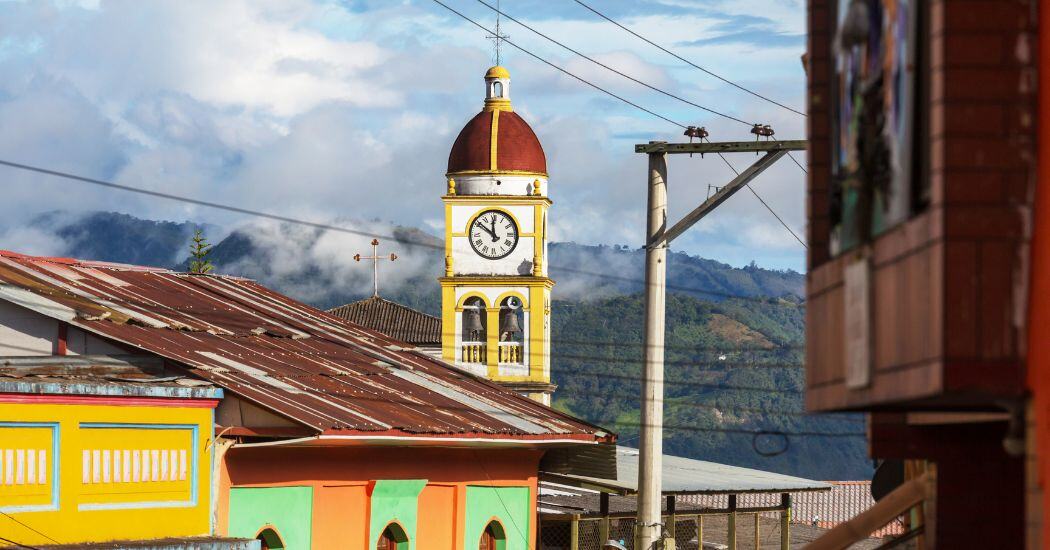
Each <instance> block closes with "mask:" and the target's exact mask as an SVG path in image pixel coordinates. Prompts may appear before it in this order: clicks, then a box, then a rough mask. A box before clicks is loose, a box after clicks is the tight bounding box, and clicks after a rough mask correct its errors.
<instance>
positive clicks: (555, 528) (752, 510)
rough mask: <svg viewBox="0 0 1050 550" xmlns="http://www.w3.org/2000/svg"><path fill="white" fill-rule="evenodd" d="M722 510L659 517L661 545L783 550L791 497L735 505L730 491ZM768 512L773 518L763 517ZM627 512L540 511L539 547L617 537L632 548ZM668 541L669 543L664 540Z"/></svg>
mask: <svg viewBox="0 0 1050 550" xmlns="http://www.w3.org/2000/svg"><path fill="white" fill-rule="evenodd" d="M732 496H733V497H734V498H731V499H729V507H728V508H710V509H699V510H688V511H681V512H675V513H673V514H665V515H664V516H663V525H664V538H665V541H666V542H665V543H664V546H663V548H675V549H676V550H700V549H712V548H725V549H728V550H738V549H744V548H748V549H750V548H754V549H755V550H759V549H763V548H765V549H770V548H777V549H783V550H787V549H788V548H790V546H791V528H790V521H791V499H790V497H789V496H787V495H783V496H782V497H781V498H782V500H781V503H780V504H778V505H775V506H763V507H749V508H737V506H736V498H735V496H736V495H732ZM769 513H773V514H774V517H773V518H767V517H763V516H765V515H766V514H769ZM636 522H637V518H636V516H635V515H634V514H633V513H615V512H614V513H610V514H607V515H605V516H600V515H590V514H588V515H584V514H540V544H539V546H538V548H539V550H601V548H602V543H604V542H605V541H606V540H609V539H613V540H617V541H622V544H623V545H624V547H625V548H627V550H634V528H635V523H636ZM672 540H673V541H674V545H673V546H672V545H671V544H670V542H671V541H672Z"/></svg>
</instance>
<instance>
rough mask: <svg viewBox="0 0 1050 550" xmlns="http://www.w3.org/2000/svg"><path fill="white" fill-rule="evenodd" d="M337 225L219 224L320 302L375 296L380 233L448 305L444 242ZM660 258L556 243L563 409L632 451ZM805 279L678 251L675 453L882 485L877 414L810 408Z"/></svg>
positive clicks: (178, 247) (426, 300)
mask: <svg viewBox="0 0 1050 550" xmlns="http://www.w3.org/2000/svg"><path fill="white" fill-rule="evenodd" d="M333 225H335V226H338V227H345V228H348V230H347V231H330V230H328V231H326V230H323V229H318V228H314V227H303V226H296V225H291V224H286V223H277V222H251V223H248V224H246V225H243V226H239V227H237V228H235V229H233V230H232V231H229V232H227V233H223V232H222V230H221V229H219V228H218V227H216V226H204V227H203V230H204V231H205V234H207V235H209V236H210V237H211V238H213V239H214V240H215V245H214V247H213V248H212V252H211V254H210V258H211V259H212V261H213V263H214V264H215V267H216V272H219V273H226V274H231V275H238V276H244V277H250V278H253V279H256V280H258V281H260V282H261V283H263V284H265V285H267V286H270V287H272V288H274V289H276V290H279V291H281V292H284V293H286V294H288V295H290V296H292V297H294V298H297V299H299V300H302V301H304V302H307V303H309V304H311V305H314V306H317V307H320V308H330V307H334V306H336V305H341V304H343V303H347V302H350V301H355V300H358V299H361V298H364V297H366V296H368V295H370V294H371V292H372V273H371V271H372V270H371V266H370V265H364V264H363V263H362V262H358V261H356V260H355V259H354V255H355V254H357V253H364V254H370V253H371V251H372V249H371V244H370V242H371V240H372V235H373V234H375V235H377V236H378V238H379V239H380V241H381V243H380V250H379V252H380V254H381V255H385V254H388V253H389V252H390V251H393V252H395V253H396V254H397V256H398V259H397V260H396V261H393V262H390V261H387V260H384V261H382V265H380V266H379V271H380V277H379V286H380V294H381V295H383V296H384V297H385V298H387V299H390V300H394V301H397V302H400V303H402V304H405V305H407V306H409V307H413V308H416V309H419V310H422V311H425V312H428V313H431V314H437V313H438V312H439V311H440V292H439V286H438V284H437V281H436V278H437V277H438V276H440V275H441V274H442V272H443V268H444V260H443V246H442V243H441V241H440V240H439V239H438V238H436V237H434V236H432V235H430V234H428V233H426V232H425V231H422V230H420V229H417V228H409V227H402V226H396V225H391V224H386V223H382V222H379V221H375V220H371V221H361V220H338V221H336V222H334V223H333ZM29 226H30V227H32V228H33V229H34V230H36V231H38V232H39V233H42V234H45V235H50V236H52V237H53V238H54V242H53V243H52V248H51V249H50V250H49V253H52V254H54V255H68V256H74V257H79V258H85V259H95V260H103V261H111V262H120V263H132V264H146V265H156V266H163V267H172V268H177V269H185V267H186V266H187V264H188V258H187V256H188V250H189V240H190V236H191V235H192V234H193V231H194V229H196V228H197V227H198V225H196V224H193V223H189V222H169V221H155V220H145V219H140V218H136V217H134V216H130V215H127V214H120V213H115V212H92V213H88V214H80V215H72V214H67V213H61V212H51V213H47V214H44V215H41V216H38V217H37V218H35V219H34V220H33V221H32V222H31V223H30V224H29ZM13 234H14V233H10V232H9V233H7V235H13ZM0 238H3V237H0ZM0 247H2V248H8V249H12V250H16V251H19V250H20V248H21V246H20V243H19V242H0ZM644 258H645V253H644V250H642V249H638V248H628V247H625V246H593V245H585V244H577V243H551V244H550V247H549V262H550V263H549V266H550V272H551V277H552V278H553V279H554V280H555V281H556V282H557V286H556V287H555V289H554V303H553V304H552V362H551V363H552V378H553V380H554V382H555V383H556V384H558V386H559V389H558V391H557V392H556V393H555V394H554V397H555V399H554V406H555V407H557V408H560V409H562V410H565V411H568V412H571V413H573V414H575V415H577V416H579V417H581V418H584V419H587V420H589V421H592V422H596V423H598V424H601V425H605V426H607V427H609V428H610V429H612V430H614V431H616V432H618V433H619V434H620V438H621V441H622V442H624V443H625V444H628V445H630V444H631V443H632V442H634V441H635V440H636V438H637V434H638V423H639V416H638V410H639V394H640V377H639V373H640V372H641V360H642V353H641V349H642V325H643V323H642V319H643V311H644V300H643V297H642V295H641V292H642V290H643V280H642V274H643V266H644ZM804 283H805V278H804V275H802V274H800V273H797V272H794V271H779V270H768V269H763V268H761V267H759V266H757V265H755V264H754V263H752V264H751V265H749V266H746V267H743V268H736V267H732V266H729V265H726V264H723V263H721V262H717V261H713V260H709V259H703V258H699V257H695V256H691V255H688V254H684V253H680V252H672V253H671V254H669V257H668V292H669V294H668V302H667V313H668V317H667V343H666V350H665V351H666V356H667V358H666V365H667V373H666V377H667V386H666V396H667V398H666V402H665V406H666V410H665V425H666V427H667V431H666V438H665V451H666V452H668V453H671V454H677V455H681V456H687V457H691V458H698V459H703V460H711V461H714V462H722V463H727V464H735V465H740V466H748V467H755V468H760V469H765V470H770V471H777V472H782V473H787V474H792V475H799V476H804V477H810V478H816V479H867V478H868V477H870V474H871V463H870V461H869V460H868V459H867V458H866V443H865V439H864V437H863V431H864V425H863V417H862V416H858V415H808V414H805V413H804V412H803V405H802V403H803V399H802V396H803V391H804V386H805V384H804V377H803V371H802V369H801V365H802V346H803V344H804V341H805V327H804V317H805V304H804V300H803V296H804ZM755 432H765V435H761V436H754V433H755ZM803 433H804V434H806V435H802V434H803ZM814 434H818V435H814ZM766 455H773V456H766Z"/></svg>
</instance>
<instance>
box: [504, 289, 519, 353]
mask: <svg viewBox="0 0 1050 550" xmlns="http://www.w3.org/2000/svg"><path fill="white" fill-rule="evenodd" d="M520 315H521V300H519V299H517V298H514V297H510V298H507V299H506V300H504V301H503V304H502V305H500V308H499V335H500V338H499V339H500V341H501V342H517V341H518V339H519V337H520V335H521V323H520V322H519V321H518V317H519V316H520Z"/></svg>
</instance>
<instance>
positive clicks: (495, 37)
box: [488, 0, 510, 66]
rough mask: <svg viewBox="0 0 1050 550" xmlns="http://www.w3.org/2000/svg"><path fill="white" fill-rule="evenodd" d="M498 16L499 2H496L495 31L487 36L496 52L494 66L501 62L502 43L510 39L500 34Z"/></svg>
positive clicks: (507, 35) (506, 35) (508, 36)
mask: <svg viewBox="0 0 1050 550" xmlns="http://www.w3.org/2000/svg"><path fill="white" fill-rule="evenodd" d="M499 15H500V10H499V0H496V30H495V33H493V34H490V35H488V38H489V40H491V41H492V44H493V46H494V48H495V50H496V58H495V59H494V61H495V65H496V66H499V65H500V61H502V60H503V56H502V51H501V46H502V42H503V41H504V40H506V39H507V38H510V35H509V34H502V33H500V30H499Z"/></svg>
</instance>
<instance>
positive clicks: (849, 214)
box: [831, 0, 918, 254]
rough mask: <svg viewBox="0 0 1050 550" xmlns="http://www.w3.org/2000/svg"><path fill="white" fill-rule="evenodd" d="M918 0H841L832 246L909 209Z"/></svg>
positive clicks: (854, 241)
mask: <svg viewBox="0 0 1050 550" xmlns="http://www.w3.org/2000/svg"><path fill="white" fill-rule="evenodd" d="M916 3H917V0H839V4H838V18H837V19H838V20H837V32H836V34H835V38H834V40H835V44H834V48H833V51H834V52H835V75H834V86H835V89H834V98H833V99H834V102H833V105H834V109H835V112H834V113H833V115H834V116H833V117H832V121H833V123H832V124H833V132H834V139H833V149H832V151H833V159H832V175H833V182H834V184H833V190H832V197H831V198H832V200H831V221H832V224H833V228H832V238H831V248H832V250H831V252H832V254H838V253H839V252H842V251H846V250H850V249H852V248H855V247H857V246H858V245H860V244H864V243H867V242H869V241H870V240H871V239H872V238H873V237H874V236H876V235H878V234H879V233H882V232H883V231H885V230H886V229H887V228H889V227H892V226H894V225H896V224H898V223H900V222H902V221H904V220H905V219H907V217H908V214H909V212H910V211H911V208H912V204H911V203H912V190H911V186H912V183H913V182H912V162H913V158H912V157H913V152H912V140H913V134H914V127H915V119H916V117H915V96H916V76H915V65H916V59H917V43H916V42H917V34H916V27H917V18H918V11H917V6H916Z"/></svg>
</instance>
